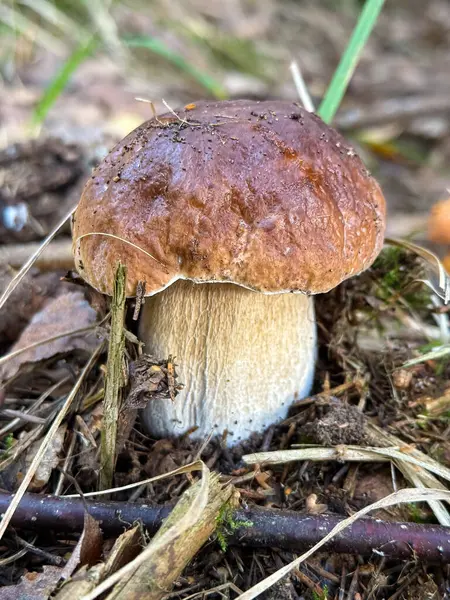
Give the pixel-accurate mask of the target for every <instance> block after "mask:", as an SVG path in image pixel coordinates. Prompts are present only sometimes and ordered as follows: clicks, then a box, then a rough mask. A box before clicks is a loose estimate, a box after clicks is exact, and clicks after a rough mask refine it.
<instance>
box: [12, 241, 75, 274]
mask: <svg viewBox="0 0 450 600" xmlns="http://www.w3.org/2000/svg"><path fill="white" fill-rule="evenodd" d="M40 246H41V244H40V242H31V243H28V244H6V245H5V246H0V265H9V266H10V267H13V268H14V269H18V268H19V267H21V266H22V265H23V264H24V263H25V262H26V261H27V260H28V259H29V258H30V256H33V254H34V253H35V252H36V251H37V250H38V249H39V247H40ZM34 266H35V267H38V268H39V269H40V270H41V271H54V270H59V269H61V270H62V271H68V270H69V269H73V267H74V262H73V256H72V241H71V240H70V239H69V238H61V239H59V240H54V241H52V242H50V244H49V245H48V246H47V248H46V249H45V250H44V251H43V253H42V254H41V255H40V256H39V257H38V258H37V259H36V261H35V262H34Z"/></svg>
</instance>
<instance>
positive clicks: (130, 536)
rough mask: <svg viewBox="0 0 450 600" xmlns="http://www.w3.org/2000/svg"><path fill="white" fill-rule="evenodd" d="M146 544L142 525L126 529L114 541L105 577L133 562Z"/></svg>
mask: <svg viewBox="0 0 450 600" xmlns="http://www.w3.org/2000/svg"><path fill="white" fill-rule="evenodd" d="M144 546H145V540H144V534H143V531H142V526H141V525H136V526H135V527H133V528H132V529H129V530H128V531H125V532H124V533H122V535H120V536H119V537H118V538H117V540H116V541H115V543H114V546H113V547H112V550H111V552H110V554H109V556H108V560H107V561H106V564H105V577H109V576H110V575H112V574H113V573H115V572H116V571H118V570H119V569H121V568H122V567H124V566H125V565H126V564H128V563H129V562H131V561H132V560H133V559H134V558H136V556H137V555H138V554H139V552H141V550H142V549H143V548H144Z"/></svg>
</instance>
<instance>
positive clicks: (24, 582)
mask: <svg viewBox="0 0 450 600" xmlns="http://www.w3.org/2000/svg"><path fill="white" fill-rule="evenodd" d="M62 570H63V569H62V568H61V567H53V566H48V565H45V566H44V570H43V571H42V573H35V572H33V571H30V572H28V573H26V574H25V575H23V576H22V577H21V579H20V581H19V583H18V584H17V585H8V586H6V587H3V588H1V589H0V600H47V599H48V598H49V596H50V594H51V593H52V592H53V590H54V589H55V588H56V586H57V584H58V581H59V580H60V578H61V574H62Z"/></svg>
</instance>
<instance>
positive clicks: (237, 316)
mask: <svg viewBox="0 0 450 600" xmlns="http://www.w3.org/2000/svg"><path fill="white" fill-rule="evenodd" d="M140 336H141V339H142V341H143V342H144V343H145V351H146V352H148V353H150V354H153V355H155V356H162V357H167V356H168V355H169V354H171V355H173V356H175V357H176V364H177V372H178V374H179V381H180V382H182V383H183V384H184V388H183V390H182V391H181V392H180V394H179V395H178V396H177V398H176V400H175V401H174V402H173V403H172V402H171V401H170V400H153V401H151V402H150V403H149V405H148V406H147V408H146V409H145V410H144V414H143V418H144V422H145V424H146V427H147V429H148V431H149V432H150V433H151V434H152V435H155V436H157V437H164V436H176V435H180V434H181V433H184V432H186V431H187V430H189V429H191V428H193V427H197V429H196V431H195V432H194V433H193V436H194V437H196V438H200V437H204V436H207V435H208V434H209V433H210V432H213V433H222V432H223V431H224V430H228V437H227V441H228V444H229V445H231V444H233V443H235V442H237V441H239V440H241V439H246V438H248V436H249V435H250V434H251V433H253V432H255V431H257V432H261V431H263V430H264V429H265V428H266V427H268V426H269V425H270V424H272V423H274V422H276V421H278V420H280V419H282V418H284V417H285V416H286V414H287V412H288V409H289V406H290V404H291V403H292V402H293V401H294V400H296V399H300V398H302V397H304V396H306V395H308V393H309V391H310V388H311V384H312V379H313V375H314V363H315V357H316V325H315V320H314V307H313V302H312V298H310V297H308V296H306V295H304V294H289V293H286V294H276V295H273V294H271V295H264V294H261V293H257V292H253V291H251V290H248V289H245V288H243V287H240V286H237V285H232V284H228V283H214V284H202V285H199V284H195V283H192V282H190V281H177V282H175V283H174V284H173V285H171V286H170V287H168V288H167V289H166V290H164V292H162V293H160V294H157V295H155V296H152V297H150V298H147V299H146V302H145V305H144V306H143V311H142V314H141V321H140Z"/></svg>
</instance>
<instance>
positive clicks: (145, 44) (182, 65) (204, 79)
mask: <svg viewBox="0 0 450 600" xmlns="http://www.w3.org/2000/svg"><path fill="white" fill-rule="evenodd" d="M124 42H125V44H126V45H127V46H128V47H130V48H146V49H147V50H150V52H154V53H155V54H157V55H158V56H161V57H162V58H165V59H166V60H167V61H168V62H170V63H172V64H173V65H174V66H175V67H177V68H178V69H180V70H181V71H183V72H184V73H187V74H188V75H189V76H190V77H192V78H193V79H195V80H196V81H197V82H198V83H199V84H200V85H201V86H202V87H204V88H205V89H206V90H208V92H209V93H210V94H212V95H213V96H214V97H215V98H217V99H219V100H223V99H225V98H226V97H227V96H228V94H227V92H226V90H225V89H224V88H223V86H222V85H221V84H220V83H219V82H218V81H216V80H215V79H214V78H213V77H211V76H210V75H208V74H207V73H204V72H203V71H200V70H199V69H197V68H196V67H194V66H193V65H192V64H191V63H189V62H187V61H186V60H185V59H184V58H183V57H182V56H181V55H180V54H178V53H177V52H174V51H173V50H171V49H170V48H168V47H167V46H166V45H165V44H163V43H162V42H161V41H159V40H157V39H155V38H151V37H148V36H134V37H132V38H126V39H125V40H124Z"/></svg>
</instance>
